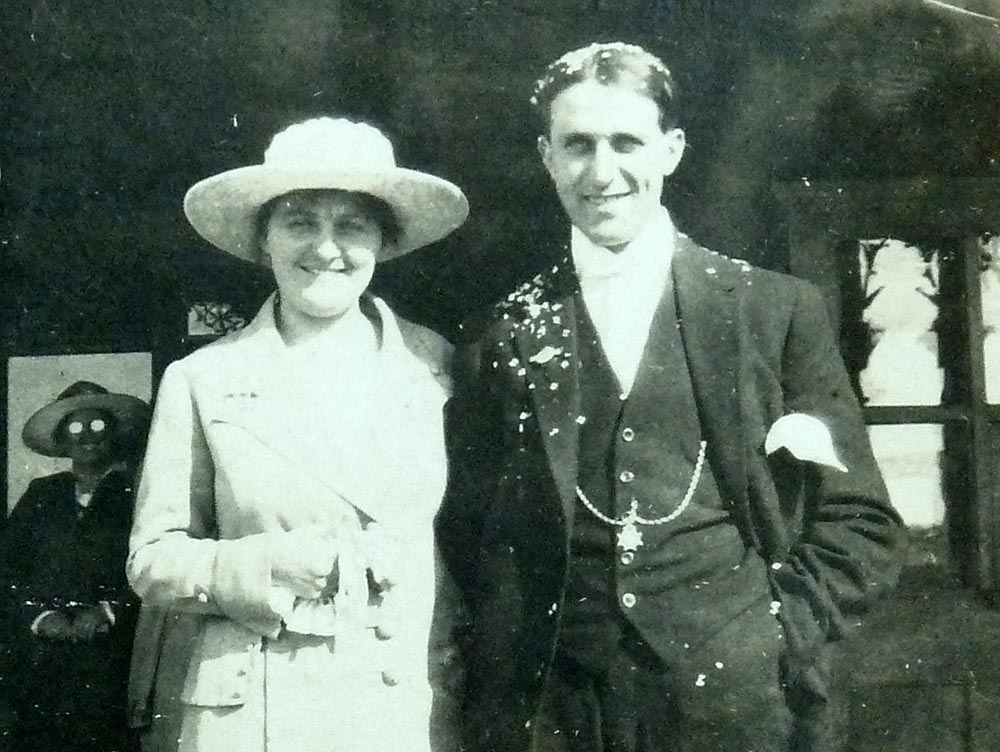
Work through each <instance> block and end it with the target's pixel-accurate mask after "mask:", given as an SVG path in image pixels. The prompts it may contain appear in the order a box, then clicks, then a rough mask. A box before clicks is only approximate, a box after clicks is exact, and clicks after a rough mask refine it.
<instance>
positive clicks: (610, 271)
mask: <svg viewBox="0 0 1000 752" xmlns="http://www.w3.org/2000/svg"><path fill="white" fill-rule="evenodd" d="M674 236H675V230H674V223H673V221H672V220H671V219H670V213H669V212H668V211H667V210H666V209H665V208H664V207H660V210H659V211H658V212H657V213H656V214H655V216H654V217H653V218H652V220H651V221H650V222H647V223H646V226H645V227H643V228H642V230H640V231H639V234H638V235H636V236H635V237H634V238H632V240H631V241H629V243H628V245H626V246H625V248H623V249H622V250H621V251H618V252H617V253H616V252H615V251H610V250H608V249H607V248H604V247H602V246H599V245H597V244H595V243H594V242H593V241H592V240H591V239H590V238H588V237H587V236H586V235H584V234H583V232H582V231H581V230H580V229H579V228H578V227H576V226H574V227H573V228H572V230H571V232H570V249H571V252H572V254H573V265H574V266H575V268H576V274H577V277H579V278H580V279H590V278H600V277H611V276H618V275H621V274H627V275H629V276H633V275H634V276H636V277H642V276H646V275H649V274H652V275H653V278H654V279H656V278H659V277H662V276H663V275H664V274H665V273H666V270H667V269H669V268H670V259H671V257H672V256H673V253H674Z"/></svg>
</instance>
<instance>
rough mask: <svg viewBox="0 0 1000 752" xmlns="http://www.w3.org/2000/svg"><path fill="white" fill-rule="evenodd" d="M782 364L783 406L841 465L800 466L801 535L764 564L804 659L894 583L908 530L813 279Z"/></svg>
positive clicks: (802, 294) (799, 303)
mask: <svg viewBox="0 0 1000 752" xmlns="http://www.w3.org/2000/svg"><path fill="white" fill-rule="evenodd" d="M782 360H783V362H782V374H783V378H782V387H783V392H784V399H785V410H786V412H787V413H791V412H802V413H806V414H809V415H812V416H815V417H818V418H820V419H821V420H822V421H823V422H824V423H825V424H826V425H827V426H828V428H829V429H830V433H831V435H832V437H833V441H834V445H835V447H836V449H837V453H838V455H839V457H840V459H841V461H842V462H843V463H844V465H846V467H847V472H846V473H845V472H841V471H840V470H837V469H835V468H831V467H826V466H824V465H809V466H808V467H806V468H805V470H804V471H803V476H802V487H803V491H804V513H803V518H802V529H801V533H800V535H799V537H798V540H797V541H796V542H793V545H792V547H791V550H790V551H789V554H788V557H787V560H786V561H783V562H777V563H775V564H773V565H772V572H771V574H772V581H773V582H774V583H775V584H776V587H777V589H778V591H779V593H780V600H781V604H782V608H783V609H786V611H787V613H786V614H785V617H786V618H785V620H784V621H785V624H786V628H789V627H790V629H791V631H792V632H793V633H792V634H790V635H789V636H788V637H789V647H790V648H793V649H794V648H795V647H796V645H795V644H794V643H796V642H797V643H799V647H800V648H801V649H802V653H803V655H802V658H803V660H805V661H807V662H808V661H809V660H811V657H812V656H810V655H809V653H810V652H811V651H810V650H809V646H815V645H818V644H821V643H822V642H824V641H826V640H829V639H836V638H837V637H839V636H840V635H841V634H842V633H843V631H844V629H845V627H846V620H847V617H848V616H850V615H852V614H856V613H860V612H862V611H863V610H865V608H866V607H867V606H869V605H870V604H871V603H872V602H873V601H874V599H875V598H877V597H878V596H879V595H881V594H883V593H885V592H886V591H887V590H889V589H891V588H892V587H893V586H894V584H895V582H896V580H897V578H898V575H899V572H900V569H901V566H902V562H903V558H904V554H905V548H906V530H905V528H904V526H903V524H902V521H901V520H900V518H899V515H898V514H897V513H896V511H895V510H894V509H893V508H892V506H891V504H890V502H889V498H888V493H887V491H886V488H885V484H884V483H883V481H882V477H881V474H880V473H879V470H878V467H877V465H876V463H875V459H874V456H873V455H872V450H871V445H870V443H869V440H868V433H867V429H866V428H865V425H864V421H863V418H862V414H861V410H860V407H859V406H858V403H857V399H856V397H855V395H854V391H853V390H852V388H851V385H850V382H849V379H848V376H847V372H846V369H845V368H844V365H843V361H842V359H841V357H840V353H839V350H838V348H837V345H836V343H835V341H834V337H833V333H832V330H831V327H830V324H829V321H828V319H827V316H826V309H825V305H824V302H823V299H822V297H821V295H820V293H819V291H818V290H816V289H815V288H814V287H812V286H811V285H807V284H802V285H801V287H800V289H799V293H798V296H797V299H796V303H795V308H794V310H793V313H792V316H791V321H790V326H789V330H788V335H787V338H786V340H785V343H784V350H783V354H782ZM817 631H818V633H817V634H809V633H810V632H817ZM796 632H798V633H799V634H796Z"/></svg>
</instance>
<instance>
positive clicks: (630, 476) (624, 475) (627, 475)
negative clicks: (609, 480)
mask: <svg viewBox="0 0 1000 752" xmlns="http://www.w3.org/2000/svg"><path fill="white" fill-rule="evenodd" d="M618 480H620V481H621V482H622V483H631V482H632V481H634V480H635V473H633V472H632V471H631V470H622V471H621V473H620V474H619V475H618Z"/></svg>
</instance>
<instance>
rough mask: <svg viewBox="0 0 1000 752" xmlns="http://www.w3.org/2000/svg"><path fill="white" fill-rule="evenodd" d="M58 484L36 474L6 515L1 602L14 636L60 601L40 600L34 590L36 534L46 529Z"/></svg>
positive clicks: (1, 551)
mask: <svg viewBox="0 0 1000 752" xmlns="http://www.w3.org/2000/svg"><path fill="white" fill-rule="evenodd" d="M57 489H58V485H56V484H54V483H52V482H51V478H50V477H46V478H34V479H32V481H31V482H30V483H29V484H28V488H27V489H25V491H24V493H23V494H22V495H21V498H20V500H18V502H17V505H16V506H15V507H14V510H13V511H12V512H11V514H10V517H9V518H8V519H7V522H6V525H5V527H4V529H3V534H2V539H0V583H2V586H3V592H2V596H0V599H2V600H0V603H2V604H3V621H4V622H5V623H6V628H7V629H8V630H9V633H10V635H11V636H23V635H24V634H26V633H27V631H28V630H29V629H30V628H31V625H32V623H33V622H34V621H35V620H36V619H37V618H38V617H39V616H40V615H41V614H42V613H44V612H45V611H51V610H53V609H55V608H56V605H57V604H53V603H49V602H41V601H39V599H38V598H37V597H36V596H37V593H35V592H33V588H32V587H31V583H33V582H34V581H35V571H36V567H38V566H39V565H40V564H41V562H39V561H38V552H37V550H36V548H37V537H38V535H39V534H40V531H41V530H42V529H44V526H45V523H46V520H45V519H44V517H45V515H46V514H48V513H49V512H48V511H47V508H48V507H49V506H52V504H51V502H52V501H53V499H52V494H53V492H55V491H56V490H57Z"/></svg>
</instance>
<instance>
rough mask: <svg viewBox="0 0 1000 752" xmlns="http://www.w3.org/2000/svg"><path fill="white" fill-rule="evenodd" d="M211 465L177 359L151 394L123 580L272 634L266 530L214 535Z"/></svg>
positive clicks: (142, 591) (154, 596)
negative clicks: (227, 537)
mask: <svg viewBox="0 0 1000 752" xmlns="http://www.w3.org/2000/svg"><path fill="white" fill-rule="evenodd" d="M217 536H218V530H217V525H216V520H215V499H214V466H213V463H212V457H211V453H210V452H209V448H208V443H207V441H206V438H205V434H204V431H203V428H202V426H201V423H200V420H199V416H198V412H197V406H196V404H195V402H194V400H193V398H192V390H191V384H190V379H189V376H188V373H187V370H186V369H185V363H184V361H179V362H177V363H174V364H172V365H171V366H170V367H169V368H168V369H167V371H166V372H165V374H164V377H163V381H162V383H161V386H160V391H159V394H158V395H157V404H156V410H155V413H154V415H153V424H152V429H151V431H150V436H149V444H148V447H147V451H146V458H145V462H144V464H143V470H142V475H141V480H140V482H139V490H138V494H137V498H136V510H135V522H134V524H133V528H132V535H131V538H130V542H129V547H130V553H129V559H128V566H127V572H128V577H129V582H130V583H131V585H132V587H133V589H134V590H135V591H136V593H138V594H139V596H140V598H142V600H143V602H145V603H148V604H150V605H158V606H172V607H174V608H176V609H179V610H184V611H194V612H202V613H214V614H220V613H221V614H224V615H226V616H228V617H230V618H232V619H234V620H236V621H238V622H240V623H242V624H243V625H244V626H246V627H248V628H249V629H251V630H253V631H255V632H258V633H260V634H265V635H273V634H277V632H278V631H279V630H280V627H281V619H280V617H279V616H278V615H277V614H276V613H275V612H274V611H272V610H271V608H270V606H269V602H268V597H269V595H270V589H271V581H270V569H271V567H270V559H269V555H268V547H269V534H266V533H262V534H256V535H249V536H246V537H243V538H238V539H233V540H219V539H217Z"/></svg>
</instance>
